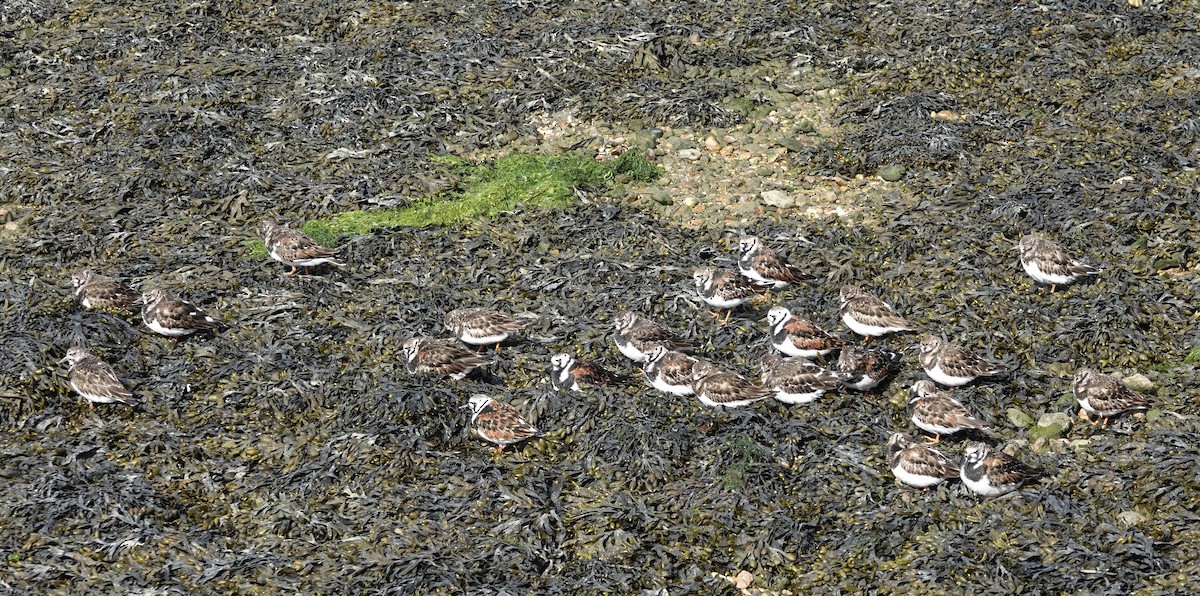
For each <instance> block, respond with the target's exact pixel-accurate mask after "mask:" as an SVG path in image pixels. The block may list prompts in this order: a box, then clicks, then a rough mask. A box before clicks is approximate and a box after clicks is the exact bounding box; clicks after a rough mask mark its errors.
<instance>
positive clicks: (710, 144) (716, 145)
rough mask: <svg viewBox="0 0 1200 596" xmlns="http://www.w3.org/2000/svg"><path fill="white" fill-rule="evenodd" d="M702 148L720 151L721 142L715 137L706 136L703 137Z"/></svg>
mask: <svg viewBox="0 0 1200 596" xmlns="http://www.w3.org/2000/svg"><path fill="white" fill-rule="evenodd" d="M704 148H705V149H707V150H709V151H720V150H721V142H720V141H718V140H717V139H716V137H711V136H710V137H707V138H705V139H704Z"/></svg>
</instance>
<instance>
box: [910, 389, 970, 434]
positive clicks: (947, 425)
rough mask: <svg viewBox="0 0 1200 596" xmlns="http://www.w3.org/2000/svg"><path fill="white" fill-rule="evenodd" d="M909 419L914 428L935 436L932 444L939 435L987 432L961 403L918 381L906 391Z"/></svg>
mask: <svg viewBox="0 0 1200 596" xmlns="http://www.w3.org/2000/svg"><path fill="white" fill-rule="evenodd" d="M908 416H909V419H910V420H912V422H913V424H915V425H917V428H920V429H921V430H923V431H925V432H929V433H933V434H934V439H933V442H934V443H937V442H939V441H941V439H942V435H952V434H954V433H956V432H959V431H963V430H967V429H975V430H986V429H985V427H984V424H983V423H982V422H980V421H979V420H977V419H976V418H975V417H974V416H972V415H971V412H969V411H967V408H966V406H963V405H962V402H960V401H958V400H957V399H954V398H953V397H950V394H948V393H943V392H941V391H938V390H937V389H936V388H934V386H933V383H931V382H929V381H917V382H916V384H914V385H913V386H912V389H911V390H910V391H909V398H908Z"/></svg>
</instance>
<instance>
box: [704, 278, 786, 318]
mask: <svg viewBox="0 0 1200 596" xmlns="http://www.w3.org/2000/svg"><path fill="white" fill-rule="evenodd" d="M692 280H693V281H695V283H696V292H697V293H698V294H700V298H701V299H702V300H704V301H705V302H707V303H708V305H709V306H712V307H713V308H717V309H720V310H724V311H725V321H724V322H725V323H728V322H729V317H730V315H732V314H733V309H735V308H737V307H739V306H741V305H743V304H745V303H746V302H748V301H749V300H750V299H751V298H753V297H754V296H755V295H757V294H759V293H760V292H765V291H767V290H769V289H771V286H770V285H766V284H761V283H759V282H756V281H754V280H752V279H749V278H747V277H743V276H742V275H741V274H739V273H736V272H734V271H729V270H727V269H714V268H712V267H701V268H699V269H697V270H696V272H695V273H693V274H692ZM720 316H721V315H720V313H713V317H715V318H719V317H720Z"/></svg>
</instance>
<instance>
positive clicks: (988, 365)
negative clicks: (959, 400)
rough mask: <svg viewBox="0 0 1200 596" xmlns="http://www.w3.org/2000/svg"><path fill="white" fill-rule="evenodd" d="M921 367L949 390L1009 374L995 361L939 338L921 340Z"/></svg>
mask: <svg viewBox="0 0 1200 596" xmlns="http://www.w3.org/2000/svg"><path fill="white" fill-rule="evenodd" d="M920 360H921V368H924V369H925V374H928V375H929V378H931V379H933V380H934V381H937V382H938V383H939V384H942V385H945V386H947V387H961V386H963V385H966V384H967V383H970V382H971V381H974V380H975V379H977V378H979V377H999V376H1003V375H1004V374H1006V373H1007V372H1008V371H1007V370H1005V369H1004V367H1002V366H1000V365H999V364H996V363H994V362H989V361H987V360H984V359H983V358H982V357H980V356H976V355H975V354H974V353H973V352H971V351H969V350H967V349H966V348H963V347H962V346H959V345H957V344H954V343H951V342H948V341H946V340H944V339H942V338H940V337H938V336H936V335H926V336H924V337H922V338H921V356H920Z"/></svg>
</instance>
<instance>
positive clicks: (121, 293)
mask: <svg viewBox="0 0 1200 596" xmlns="http://www.w3.org/2000/svg"><path fill="white" fill-rule="evenodd" d="M71 285H72V286H74V288H75V298H77V299H78V300H79V303H80V304H82V305H83V307H84V308H126V307H129V306H132V305H134V304H137V303H139V302H141V301H142V295H141V293H139V292H138V291H137V290H135V289H133V288H131V287H129V286H128V285H127V284H125V283H123V282H120V281H117V280H115V279H113V278H111V277H108V276H106V275H100V274H99V273H96V272H95V271H92V270H90V269H81V270H79V271H76V272H75V273H74V274H72V275H71Z"/></svg>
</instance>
